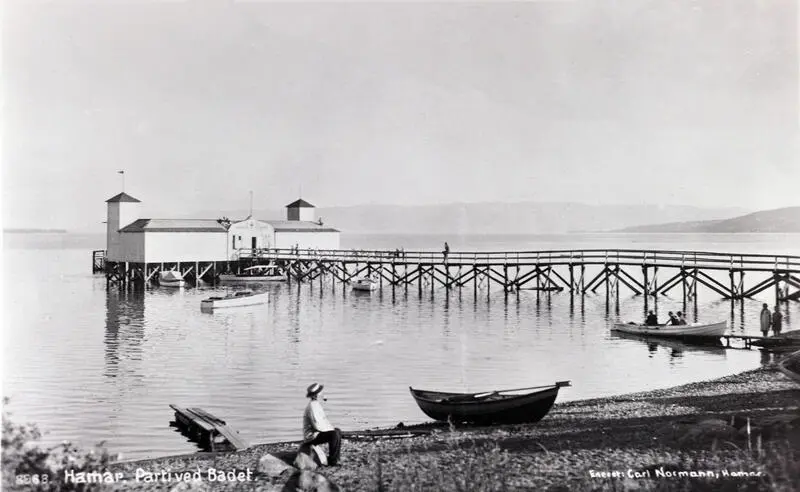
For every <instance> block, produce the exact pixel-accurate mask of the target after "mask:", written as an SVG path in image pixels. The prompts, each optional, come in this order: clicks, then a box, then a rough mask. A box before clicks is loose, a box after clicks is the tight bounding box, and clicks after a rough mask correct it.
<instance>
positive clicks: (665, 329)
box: [612, 321, 728, 338]
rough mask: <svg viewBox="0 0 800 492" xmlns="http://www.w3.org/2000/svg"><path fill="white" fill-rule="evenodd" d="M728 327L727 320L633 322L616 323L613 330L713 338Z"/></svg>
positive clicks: (641, 333)
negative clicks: (664, 322) (667, 323)
mask: <svg viewBox="0 0 800 492" xmlns="http://www.w3.org/2000/svg"><path fill="white" fill-rule="evenodd" d="M727 329H728V322H727V321H719V322H717V323H691V324H688V325H656V326H648V325H641V324H637V323H633V322H629V323H615V324H614V328H613V329H612V331H619V332H622V333H632V334H634V335H646V336H650V337H676V338H698V337H699V338H712V337H717V338H718V337H721V336H722V335H724V334H725V330H727Z"/></svg>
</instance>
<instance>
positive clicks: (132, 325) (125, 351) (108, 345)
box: [104, 289, 145, 378]
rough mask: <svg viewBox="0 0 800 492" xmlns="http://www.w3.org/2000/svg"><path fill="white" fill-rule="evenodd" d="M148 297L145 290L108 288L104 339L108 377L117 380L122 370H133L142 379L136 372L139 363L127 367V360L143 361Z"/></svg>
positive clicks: (134, 375)
mask: <svg viewBox="0 0 800 492" xmlns="http://www.w3.org/2000/svg"><path fill="white" fill-rule="evenodd" d="M144 296H145V293H144V292H143V291H141V290H130V291H123V290H119V289H108V292H107V294H106V330H105V336H104V345H105V361H106V364H105V372H104V376H106V377H108V378H116V377H117V376H119V375H120V372H121V371H122V372H125V371H130V374H131V375H132V376H133V377H141V374H139V373H138V372H136V370H135V366H136V365H137V364H132V366H133V367H125V364H126V361H135V362H141V360H142V348H141V345H142V339H143V338H144V319H145V313H144ZM120 366H122V367H120Z"/></svg>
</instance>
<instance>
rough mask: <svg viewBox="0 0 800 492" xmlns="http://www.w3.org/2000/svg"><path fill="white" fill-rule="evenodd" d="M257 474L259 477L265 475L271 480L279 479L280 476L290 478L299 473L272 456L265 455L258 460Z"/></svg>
mask: <svg viewBox="0 0 800 492" xmlns="http://www.w3.org/2000/svg"><path fill="white" fill-rule="evenodd" d="M256 470H257V472H258V473H259V474H261V475H266V476H268V477H271V478H280V477H282V476H291V475H293V474H294V473H295V472H297V471H299V470H298V469H297V468H295V467H293V466H291V465H290V464H288V463H286V462H285V461H283V460H282V459H280V458H278V457H277V456H274V455H272V454H265V455H264V456H262V457H261V459H260V460H258V467H257V468H256Z"/></svg>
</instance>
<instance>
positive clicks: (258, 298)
mask: <svg viewBox="0 0 800 492" xmlns="http://www.w3.org/2000/svg"><path fill="white" fill-rule="evenodd" d="M267 301H269V293H268V292H258V293H256V292H253V291H249V290H240V291H239V292H234V293H233V294H230V295H227V296H225V297H209V298H208V299H203V300H202V301H200V309H201V310H204V311H205V310H211V309H218V308H230V307H240V306H253V305H256V304H266V303H267Z"/></svg>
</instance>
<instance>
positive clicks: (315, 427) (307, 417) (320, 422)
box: [303, 383, 342, 466]
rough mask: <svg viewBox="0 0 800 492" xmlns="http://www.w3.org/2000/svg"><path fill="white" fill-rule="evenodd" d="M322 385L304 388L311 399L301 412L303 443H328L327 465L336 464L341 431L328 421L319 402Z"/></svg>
mask: <svg viewBox="0 0 800 492" xmlns="http://www.w3.org/2000/svg"><path fill="white" fill-rule="evenodd" d="M322 388H323V385H321V384H318V383H313V384H312V385H310V386H309V387H308V389H307V390H306V398H309V399H310V400H311V401H309V402H308V406H306V411H305V413H304V414H303V443H304V444H310V445H312V446H314V445H317V444H325V443H328V465H330V466H336V464H337V463H338V462H339V451H340V449H341V446H342V431H341V430H339V429H338V428H335V427H333V426H332V425H331V423H330V422H328V417H327V416H326V415H325V410H324V409H323V408H322V404H321V403H320V402H319V394H320V393H321V392H322Z"/></svg>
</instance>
